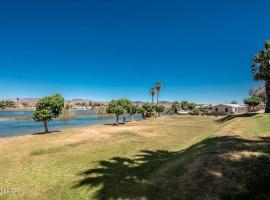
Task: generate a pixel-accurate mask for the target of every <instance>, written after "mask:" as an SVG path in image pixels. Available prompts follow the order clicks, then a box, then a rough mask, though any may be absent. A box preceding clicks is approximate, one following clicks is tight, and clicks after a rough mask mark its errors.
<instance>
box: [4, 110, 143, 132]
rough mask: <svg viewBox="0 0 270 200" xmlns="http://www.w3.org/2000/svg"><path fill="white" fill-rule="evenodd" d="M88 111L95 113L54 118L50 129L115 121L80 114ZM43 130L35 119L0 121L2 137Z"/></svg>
mask: <svg viewBox="0 0 270 200" xmlns="http://www.w3.org/2000/svg"><path fill="white" fill-rule="evenodd" d="M32 113H33V112H32V111H4V112H0V117H15V116H32ZM88 113H93V111H76V114H77V116H78V117H76V118H74V119H71V120H65V121H63V120H59V119H54V120H52V121H50V122H49V131H57V130H60V129H64V128H74V127H81V126H89V125H97V124H106V123H113V122H115V118H110V117H107V116H80V114H88ZM125 117H126V120H130V116H125ZM122 118H123V116H121V117H120V119H122ZM134 119H135V120H140V119H141V115H136V116H134ZM43 131H44V129H43V123H42V122H35V121H33V120H10V121H0V137H8V136H17V135H26V134H33V133H39V132H43Z"/></svg>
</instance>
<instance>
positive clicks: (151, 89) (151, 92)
mask: <svg viewBox="0 0 270 200" xmlns="http://www.w3.org/2000/svg"><path fill="white" fill-rule="evenodd" d="M149 93H150V94H151V96H152V104H153V105H154V96H155V94H156V88H154V87H153V88H150V90H149Z"/></svg>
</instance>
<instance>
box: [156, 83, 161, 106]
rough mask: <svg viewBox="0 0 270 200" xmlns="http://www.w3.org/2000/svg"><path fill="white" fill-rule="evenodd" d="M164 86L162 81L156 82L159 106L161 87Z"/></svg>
mask: <svg viewBox="0 0 270 200" xmlns="http://www.w3.org/2000/svg"><path fill="white" fill-rule="evenodd" d="M162 87H163V85H162V83H161V82H160V81H158V82H156V84H155V88H156V92H157V106H158V101H159V92H160V89H161V88H162Z"/></svg>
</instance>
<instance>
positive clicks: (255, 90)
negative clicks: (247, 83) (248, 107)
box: [248, 86, 267, 103]
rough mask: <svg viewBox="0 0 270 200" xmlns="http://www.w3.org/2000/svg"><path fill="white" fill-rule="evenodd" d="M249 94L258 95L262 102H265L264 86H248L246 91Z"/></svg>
mask: <svg viewBox="0 0 270 200" xmlns="http://www.w3.org/2000/svg"><path fill="white" fill-rule="evenodd" d="M248 93H249V95H250V96H258V97H260V98H261V99H262V102H263V103H266V99H267V98H266V93H265V86H260V87H258V88H250V89H249V91H248Z"/></svg>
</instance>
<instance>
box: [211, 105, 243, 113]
mask: <svg viewBox="0 0 270 200" xmlns="http://www.w3.org/2000/svg"><path fill="white" fill-rule="evenodd" d="M245 112H248V107H247V106H246V105H239V104H218V105H214V106H212V114H234V113H236V114H237V113H245Z"/></svg>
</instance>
